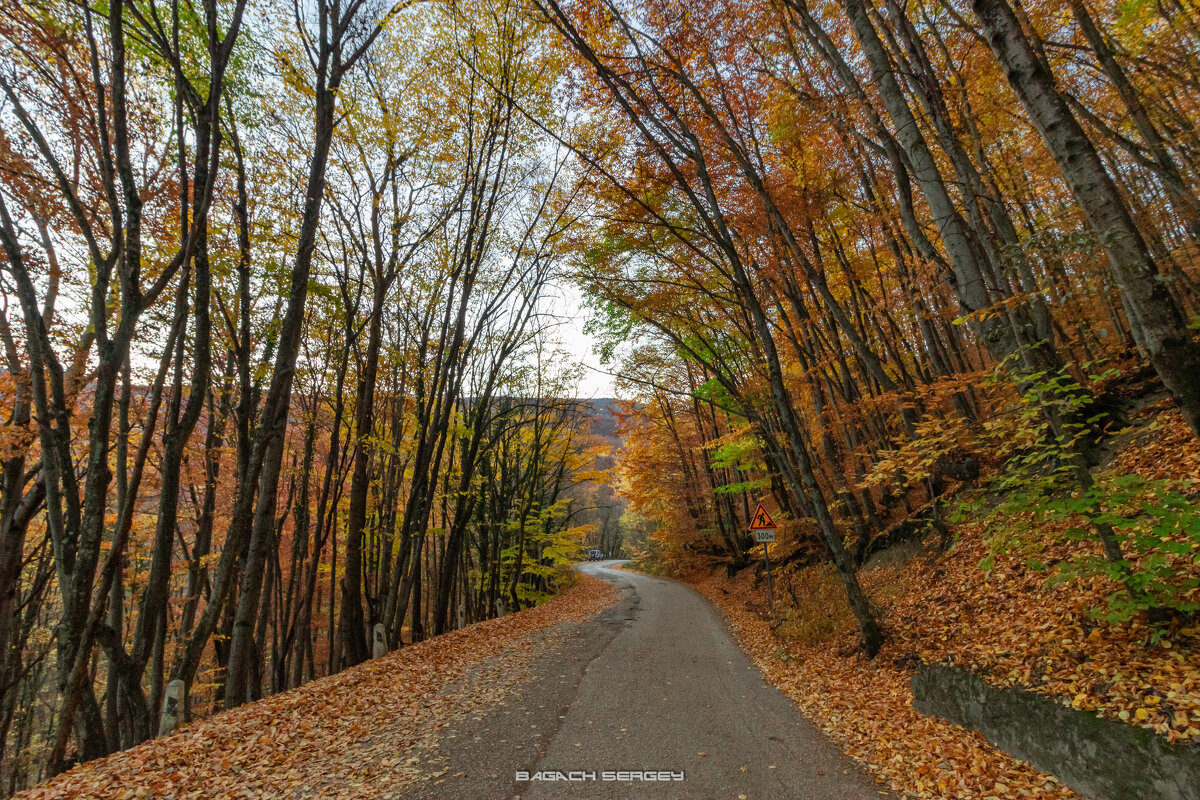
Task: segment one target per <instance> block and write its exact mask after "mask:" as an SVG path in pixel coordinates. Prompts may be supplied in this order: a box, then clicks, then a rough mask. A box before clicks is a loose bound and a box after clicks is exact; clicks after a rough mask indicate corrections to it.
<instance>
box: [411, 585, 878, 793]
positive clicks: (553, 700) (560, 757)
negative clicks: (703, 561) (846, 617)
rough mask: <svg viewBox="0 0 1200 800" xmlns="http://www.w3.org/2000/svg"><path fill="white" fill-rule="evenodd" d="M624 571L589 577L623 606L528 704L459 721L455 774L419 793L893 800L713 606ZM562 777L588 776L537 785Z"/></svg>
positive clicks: (452, 746)
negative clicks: (741, 644) (760, 666)
mask: <svg viewBox="0 0 1200 800" xmlns="http://www.w3.org/2000/svg"><path fill="white" fill-rule="evenodd" d="M615 563H617V562H611V561H609V562H597V563H593V564H585V565H583V566H581V570H582V571H584V572H586V573H588V574H591V575H596V576H597V577H600V578H603V579H605V580H609V581H612V582H613V583H615V584H617V586H618V587H620V588H621V589H622V592H621V600H620V601H618V603H617V604H616V605H614V606H612V607H611V608H610V609H608V610H607V611H605V612H602V613H601V614H599V615H597V616H596V617H593V618H592V619H591V620H588V621H587V622H585V623H580V624H577V625H575V626H573V629H572V630H571V631H569V635H567V636H565V637H564V636H562V635H560V636H558V637H557V638H556V640H555V642H554V644H553V646H552V647H551V648H550V649H549V650H548V651H547V652H545V653H539V654H538V659H537V666H536V675H535V676H534V677H533V678H532V679H531V680H529V681H527V682H526V685H524V686H523V687H522V688H521V690H520V691H519V692H518V695H517V696H516V697H514V698H510V699H509V700H508V701H506V702H505V703H503V704H501V705H498V706H497V707H495V708H493V709H490V710H489V711H487V712H486V713H481V714H480V715H478V716H474V717H471V718H469V719H466V720H463V721H460V722H458V723H455V724H454V725H452V726H451V727H450V728H449V729H448V730H447V731H446V732H445V733H444V735H443V737H442V740H441V742H440V744H439V745H438V747H437V753H438V759H439V761H440V763H441V764H442V766H443V770H444V771H443V772H442V774H443V775H444V776H445V777H444V778H443V779H442V780H441V781H439V782H438V783H436V784H433V783H427V784H425V786H424V787H423V788H422V789H420V790H418V791H416V792H414V795H415V796H418V797H422V798H429V800H449V799H450V798H454V799H455V800H465V799H467V798H480V799H481V800H499V798H521V800H533V799H534V798H568V797H571V798H652V799H653V800H660V799H661V800H675V799H676V798H679V799H682V798H687V799H688V800H697V799H699V798H738V799H740V798H746V800H759V799H765V798H769V799H770V800H867V799H868V798H871V799H874V798H879V797H881V796H889V795H890V793H888V792H886V791H884V787H883V786H881V785H879V784H877V783H876V782H875V781H874V780H873V779H871V778H870V777H869V776H868V775H866V774H865V773H864V772H863V771H862V770H861V769H860V768H859V767H857V766H856V765H855V764H854V762H853V761H851V759H850V758H849V757H847V756H846V755H845V754H844V753H842V752H841V750H840V749H838V748H837V747H836V746H835V745H834V744H833V743H832V742H830V741H829V739H827V738H826V737H825V736H824V735H823V734H822V733H821V732H820V731H818V730H817V729H816V728H815V727H814V726H813V725H812V723H811V722H809V721H808V720H807V719H806V718H805V717H804V716H802V715H801V714H800V713H799V711H798V710H797V709H796V707H795V705H794V704H793V703H792V702H791V701H790V700H788V699H787V698H786V697H785V696H784V695H783V694H782V693H780V692H779V691H778V690H776V689H775V688H774V687H772V686H770V685H769V684H767V683H766V682H765V681H764V680H763V678H762V676H761V674H760V673H759V672H758V670H757V669H756V668H754V666H753V665H752V664H751V663H750V661H749V660H748V659H747V658H746V656H745V655H744V654H743V653H742V651H741V650H740V649H739V648H738V647H737V645H736V644H735V643H734V642H733V640H732V638H731V637H730V635H729V632H728V630H727V629H726V627H725V625H724V622H723V621H722V619H721V618H720V616H719V615H718V612H717V611H716V610H715V609H714V608H713V607H712V606H711V605H710V604H709V603H708V602H707V601H706V600H704V599H703V598H702V597H700V596H699V595H698V594H696V593H695V592H693V591H692V590H690V589H688V588H686V587H684V586H681V585H680V584H677V583H672V582H670V581H665V580H659V579H657V578H651V577H647V576H643V575H637V574H634V573H629V572H624V571H621V570H615V569H612V568H611V567H612V566H613V565H614V564H615ZM606 772H608V773H615V774H612V775H610V776H608V777H610V778H611V779H610V780H605V777H606V775H605V773H606ZM622 772H629V773H634V772H637V773H641V774H640V775H638V776H634V775H622V774H621V773H622ZM522 773H525V774H522ZM559 773H561V775H562V777H563V778H576V780H561V779H559V780H534V778H535V777H549V776H551V775H553V776H554V777H556V778H557V777H558V775H559ZM646 773H651V774H653V777H654V778H657V779H660V780H647V777H648V776H647V774H646ZM680 773H682V780H678V779H675V778H676V776H678V775H680ZM539 774H540V775H539ZM593 775H594V777H593Z"/></svg>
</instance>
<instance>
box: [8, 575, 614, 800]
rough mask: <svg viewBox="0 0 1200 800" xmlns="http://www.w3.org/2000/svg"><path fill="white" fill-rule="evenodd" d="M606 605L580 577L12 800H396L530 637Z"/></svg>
mask: <svg viewBox="0 0 1200 800" xmlns="http://www.w3.org/2000/svg"><path fill="white" fill-rule="evenodd" d="M615 599H616V595H615V592H614V590H613V588H612V586H611V585H610V584H608V583H605V582H603V581H601V580H598V579H596V578H592V577H588V576H583V577H581V579H580V581H579V583H577V584H576V585H575V586H573V587H572V588H570V589H568V590H567V591H565V592H564V593H563V594H561V595H559V596H558V597H555V598H553V599H552V600H550V601H549V602H547V603H545V604H544V605H542V606H539V607H537V608H534V609H530V610H528V611H524V612H521V613H520V614H512V615H509V616H507V617H503V618H500V619H494V620H489V621H487V622H481V623H478V624H475V625H471V626H468V627H466V628H463V629H461V630H457V631H453V632H451V633H447V634H445V635H443V636H438V637H436V638H434V639H430V640H427V641H424V642H421V643H419V644H416V645H413V646H411V647H406V648H403V649H401V650H398V651H396V652H393V653H390V654H388V655H387V656H384V657H383V658H378V659H373V660H371V661H368V662H366V663H364V664H362V665H360V666H359V667H356V668H354V669H350V670H346V671H344V672H341V673H338V674H336V675H333V676H330V677H328V678H323V679H320V680H316V681H313V682H312V683H309V684H306V685H305V686H302V687H301V688H299V689H295V690H293V691H289V692H285V693H282V694H278V695H274V696H272V697H270V698H267V699H266V700H262V701H260V702H257V703H251V704H248V705H244V706H241V707H239V708H236V709H233V710H231V711H229V712H226V713H222V714H218V715H216V716H214V717H211V718H209V719H206V720H203V721H201V722H197V723H195V724H193V725H190V726H188V727H187V728H185V729H183V730H182V731H181V732H179V733H178V734H176V735H174V736H170V737H166V738H162V739H154V740H151V741H149V742H146V743H145V744H142V745H140V746H138V747H135V748H133V749H130V750H126V751H123V752H120V753H117V754H115V755H113V756H110V757H108V758H105V759H101V760H98V761H93V762H89V763H87V764H84V765H82V766H79V767H76V768H75V769H72V770H71V771H69V772H67V773H64V774H63V775H61V776H59V777H58V778H56V779H55V780H53V781H51V782H50V783H49V784H47V785H45V786H41V787H38V788H34V789H31V790H29V791H28V792H26V793H24V794H22V795H19V796H20V797H25V798H119V799H120V800H125V798H148V797H154V798H201V797H204V798H211V797H228V798H250V797H253V798H274V797H279V798H283V797H287V798H293V797H320V798H323V800H324V799H327V798H328V799H334V798H359V797H383V796H395V793H397V792H398V791H399V790H401V789H402V788H403V787H404V786H406V785H408V784H411V783H412V782H414V781H416V780H419V779H430V778H432V779H436V778H437V774H436V773H433V774H426V773H425V772H423V771H422V770H421V764H420V762H421V761H422V758H421V757H420V755H417V753H419V752H421V751H424V750H428V749H430V748H431V747H432V746H433V743H434V742H435V741H436V739H437V734H438V732H439V731H440V730H441V729H442V728H444V727H445V726H446V725H447V724H448V723H449V722H450V721H451V720H452V719H454V718H455V717H457V716H460V715H462V714H465V713H469V712H470V711H472V710H474V709H478V708H480V707H483V706H487V705H489V704H491V703H494V702H497V701H498V700H499V699H500V698H501V697H503V696H504V694H505V693H506V692H507V691H508V690H509V689H511V688H512V687H513V686H514V685H516V684H517V683H519V682H520V680H522V678H523V677H524V676H525V675H526V674H527V670H528V667H529V665H530V664H531V663H532V662H533V661H534V660H535V659H536V649H535V647H534V643H533V642H532V641H531V637H532V636H533V635H534V634H538V633H540V632H543V631H547V630H548V629H551V628H553V627H554V626H556V625H558V624H559V623H562V622H568V621H575V620H582V619H585V618H587V617H589V616H591V615H592V614H594V613H595V612H597V611H599V610H601V609H603V608H605V607H606V606H608V605H609V604H611V603H612V602H613V601H614V600H615ZM551 635H553V634H552V632H551ZM464 685H465V686H467V687H468V690H462V689H463V686H464Z"/></svg>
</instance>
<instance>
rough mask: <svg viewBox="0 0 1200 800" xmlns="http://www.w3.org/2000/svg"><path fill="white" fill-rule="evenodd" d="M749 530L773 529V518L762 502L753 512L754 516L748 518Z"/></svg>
mask: <svg viewBox="0 0 1200 800" xmlns="http://www.w3.org/2000/svg"><path fill="white" fill-rule="evenodd" d="M750 530H752V531H772V530H775V520H773V519H771V515H770V514H768V513H767V510H766V509H765V508H763V505H762V503H759V504H758V509H757V510H756V511H755V512H754V516H753V517H751V518H750Z"/></svg>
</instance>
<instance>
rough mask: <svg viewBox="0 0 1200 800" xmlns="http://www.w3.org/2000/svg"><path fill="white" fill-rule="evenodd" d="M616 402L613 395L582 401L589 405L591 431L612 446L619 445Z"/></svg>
mask: <svg viewBox="0 0 1200 800" xmlns="http://www.w3.org/2000/svg"><path fill="white" fill-rule="evenodd" d="M617 402H618V401H617V399H616V398H615V397H597V398H595V399H593V400H586V401H584V403H585V404H586V405H588V406H590V407H591V418H592V433H593V434H594V435H596V436H599V437H601V438H603V439H605V440H606V441H608V442H609V443H610V444H612V445H613V446H614V447H620V446H621V436H620V434H618V433H617V417H616V410H617Z"/></svg>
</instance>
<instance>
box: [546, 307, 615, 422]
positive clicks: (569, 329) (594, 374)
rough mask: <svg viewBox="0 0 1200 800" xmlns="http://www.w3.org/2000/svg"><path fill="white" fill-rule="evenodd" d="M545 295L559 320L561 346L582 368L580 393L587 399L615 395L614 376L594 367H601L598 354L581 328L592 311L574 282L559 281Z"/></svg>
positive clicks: (581, 396)
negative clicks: (560, 282)
mask: <svg viewBox="0 0 1200 800" xmlns="http://www.w3.org/2000/svg"><path fill="white" fill-rule="evenodd" d="M548 295H549V301H550V313H552V314H554V315H555V316H556V317H557V318H558V320H559V323H560V327H559V330H558V336H559V338H560V339H561V340H562V344H563V347H565V348H566V349H567V351H568V352H569V353H571V355H572V357H573V358H574V359H575V361H576V362H577V363H579V364H582V365H583V368H584V369H583V375H582V376H581V378H580V381H579V390H578V394H579V397H580V398H581V399H589V398H597V397H613V396H615V394H616V390H615V388H614V386H613V380H614V379H613V377H612V376H611V375H608V374H605V373H604V372H598V371H597V370H600V369H602V367H601V366H600V358H599V356H597V355H596V354H595V352H593V349H592V345H593V343H594V342H593V339H592V337H591V336H589V335H587V334H586V333H584V332H583V327H584V325H586V324H587V321H588V318H589V315H590V314H591V311H590V310H589V309H587V308H584V306H583V300H582V297H581V296H580V294H579V291H578V290H577V289H576V288H575V287H574V286H569V285H559V286H557V287H555V288H554V289H552V290H550V291H549V292H548Z"/></svg>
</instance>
